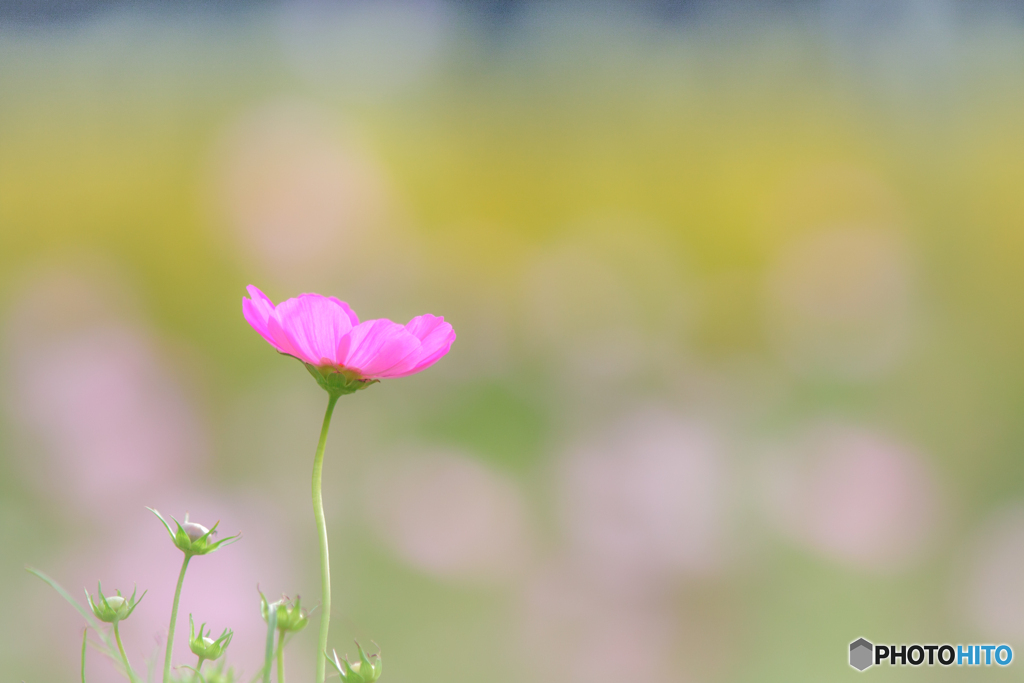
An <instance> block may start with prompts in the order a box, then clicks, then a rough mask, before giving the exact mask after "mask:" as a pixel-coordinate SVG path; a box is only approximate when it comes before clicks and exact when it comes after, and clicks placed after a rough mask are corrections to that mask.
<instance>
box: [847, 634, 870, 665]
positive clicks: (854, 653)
mask: <svg viewBox="0 0 1024 683" xmlns="http://www.w3.org/2000/svg"><path fill="white" fill-rule="evenodd" d="M874 650H875V646H874V645H872V644H871V643H869V642H868V641H867V640H865V639H863V638H858V639H857V640H855V641H853V642H852V643H850V666H852V667H853V668H854V669H856V670H857V671H863V670H864V669H866V668H868V667H869V666H871V665H872V664H874V662H873V661H872V659H873V657H872V654H873V653H874Z"/></svg>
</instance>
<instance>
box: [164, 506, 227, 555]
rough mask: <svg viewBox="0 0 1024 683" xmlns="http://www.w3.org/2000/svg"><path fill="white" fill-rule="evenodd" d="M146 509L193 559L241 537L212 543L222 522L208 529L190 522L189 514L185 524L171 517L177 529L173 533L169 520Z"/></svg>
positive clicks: (180, 548)
mask: <svg viewBox="0 0 1024 683" xmlns="http://www.w3.org/2000/svg"><path fill="white" fill-rule="evenodd" d="M146 509H147V510H149V511H150V512H152V513H153V514H154V515H156V516H157V518H159V520H160V522H161V523H163V525H164V528H165V529H167V534H168V535H169V536H170V537H171V541H173V542H174V545H175V546H177V547H178V549H179V550H180V551H181V552H183V553H185V555H187V556H189V557H192V556H193V555H206V554H207V553H212V552H213V551H214V550H216V549H217V548H219V547H221V546H222V545H228V544H229V543H234V542H235V541H237V540H238V539H239V537H240V536H241V534H235V535H234V536H228V537H227V538H223V539H221V540H219V541H217V542H216V543H211V542H210V538H211V537H212V536H214V535H216V533H217V524H220V522H217V524H214V525H213V527H212V528H210V529H207V528H206V527H205V526H203V525H202V524H197V523H196V522H190V521H188V513H187V512H186V513H185V523H184V524H182V523H181V522H179V521H178V520H176V519H174V517H171V520H172V521H173V522H174V524H175V526H176V527H177V531H171V525H170V524H168V523H167V520H165V519H164V518H163V516H161V514H160V513H159V512H157V511H156V510H154V509H153V508H146Z"/></svg>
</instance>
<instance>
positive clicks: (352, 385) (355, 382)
mask: <svg viewBox="0 0 1024 683" xmlns="http://www.w3.org/2000/svg"><path fill="white" fill-rule="evenodd" d="M303 365H305V366H306V369H307V370H309V374H311V375H313V379H315V380H316V383H317V384H319V385H320V387H321V388H322V389H323V390H324V391H326V392H327V393H328V394H330V395H331V396H333V397H335V398H337V397H338V396H344V395H345V394H354V393H355V392H357V391H359V390H360V389H365V388H366V387H368V386H370V385H371V384H376V383H377V382H379V381H380V380H379V379H362V378H360V377H357V376H356V375H355V374H353V373H352V372H350V371H348V370H339V369H337V368H335V367H332V366H329V365H324V366H320V367H317V366H316V365H310V364H309V363H303Z"/></svg>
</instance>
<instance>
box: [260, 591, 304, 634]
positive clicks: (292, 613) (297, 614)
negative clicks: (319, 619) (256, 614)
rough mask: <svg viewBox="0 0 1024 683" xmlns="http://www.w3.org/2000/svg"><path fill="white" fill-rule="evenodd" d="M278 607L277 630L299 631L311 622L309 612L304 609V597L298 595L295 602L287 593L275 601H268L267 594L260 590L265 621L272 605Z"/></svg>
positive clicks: (261, 608) (261, 610)
mask: <svg viewBox="0 0 1024 683" xmlns="http://www.w3.org/2000/svg"><path fill="white" fill-rule="evenodd" d="M271 605H273V606H275V607H277V630H279V631H290V632H293V633H297V632H298V631H301V630H302V629H304V628H306V624H308V623H309V612H307V611H306V610H304V609H302V598H301V597H298V596H296V598H295V602H294V603H293V602H291V601H290V600H289V599H288V596H287V595H282V596H281V599H280V600H278V601H277V602H274V603H269V604H268V603H267V596H265V595H263V592H262V591H261V592H260V612H261V613H262V614H263V621H266V620H267V616H268V614H269V612H270V606H271Z"/></svg>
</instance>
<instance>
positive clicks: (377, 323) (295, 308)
mask: <svg viewBox="0 0 1024 683" xmlns="http://www.w3.org/2000/svg"><path fill="white" fill-rule="evenodd" d="M247 289H248V291H249V296H250V297H252V298H250V299H246V298H244V297H243V298H242V313H243V314H244V315H245V319H246V320H247V321H248V322H249V324H250V325H252V326H253V328H254V329H255V330H256V331H257V332H259V333H260V334H261V335H263V338H264V339H266V340H267V341H268V342H270V345H271V346H273V347H274V348H275V349H277V350H278V351H280V352H281V353H284V354H287V355H289V356H294V357H295V358H298V359H299V360H301V361H302V362H303V363H306V364H307V366H313V367H314V368H316V369H317V370H318V371H319V374H320V375H321V376H326V375H327V374H330V373H341V374H342V375H344V376H345V377H346V378H347V379H348V380H350V381H358V382H363V383H364V384H367V383H369V382H370V381H371V380H377V379H385V378H389V377H404V376H405V375H411V374H413V373H415V372H419V371H420V370H423V369H425V368H428V367H430V366H431V365H433V364H434V363H436V362H437V361H438V360H440V359H441V357H442V356H444V355H445V354H446V353H448V349H449V348H451V345H452V342H453V341H455V332H454V331H452V326H451V325H450V324H448V323H446V322H445V321H444V318H442V317H438V316H436V315H429V314H428V315H420V316H417V317H415V318H413V319H412V320H410V321H409V323H408V324H406V325H401V324H399V323H396V322H392V321H390V320H388V319H386V318H379V319H377V320H366V321H364V322H359V318H358V317H356V314H355V313H354V312H353V311H352V309H351V308H349V305H348V304H347V303H345V302H344V301H340V300H338V299H336V298H334V297H333V296H321V295H320V294H300V295H299V296H297V297H295V298H294V299H288V300H287V301H282V302H281V303H279V304H278V305H277V306H275V305H274V302H273V301H271V300H270V299H269V298H267V295H265V294H264V293H263V292H261V291H260V290H259V289H257V288H256V287H254V286H252V285H249V287H247ZM311 372H312V369H311ZM314 377H317V374H314ZM317 381H318V382H319V381H320V377H317ZM321 384H322V383H321ZM324 388H325V389H326V388H327V387H326V386H325V387H324ZM346 393H347V392H346Z"/></svg>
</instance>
